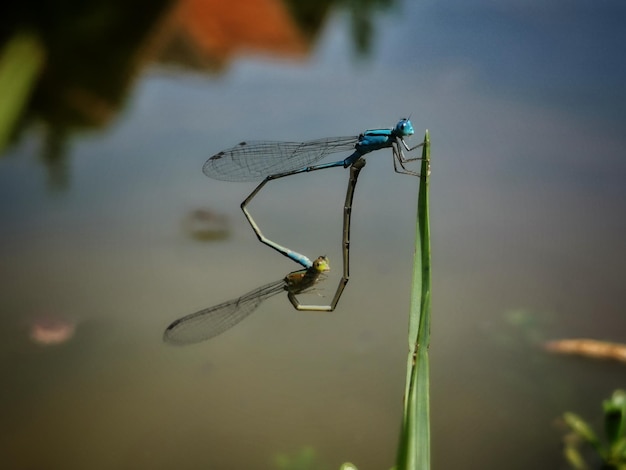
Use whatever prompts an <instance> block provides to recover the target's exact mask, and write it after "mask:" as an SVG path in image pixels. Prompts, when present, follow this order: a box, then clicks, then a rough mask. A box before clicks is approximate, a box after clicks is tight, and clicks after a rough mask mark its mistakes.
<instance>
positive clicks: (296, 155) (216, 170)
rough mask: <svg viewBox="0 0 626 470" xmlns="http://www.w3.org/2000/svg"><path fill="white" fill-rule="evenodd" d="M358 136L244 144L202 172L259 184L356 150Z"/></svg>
mask: <svg viewBox="0 0 626 470" xmlns="http://www.w3.org/2000/svg"><path fill="white" fill-rule="evenodd" d="M358 140H359V138H358V136H351V137H326V138H323V139H317V140H309V141H307V142H271V141H250V142H241V143H239V144H238V145H236V146H235V147H233V148H231V149H228V150H223V151H221V152H219V153H217V154H215V155H213V156H212V157H211V158H209V159H208V160H207V161H206V163H205V164H204V166H203V167H202V171H203V172H204V174H205V175H207V176H208V177H209V178H214V179H218V180H224V181H257V180H261V179H263V178H265V177H266V176H269V175H275V174H278V173H284V172H288V171H293V170H298V169H300V168H304V167H306V166H308V165H310V164H312V163H315V162H317V161H319V160H321V159H322V158H324V157H325V156H326V155H330V154H332V153H338V152H347V151H350V150H354V146H355V145H356V143H357V142H358Z"/></svg>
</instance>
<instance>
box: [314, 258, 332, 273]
mask: <svg viewBox="0 0 626 470" xmlns="http://www.w3.org/2000/svg"><path fill="white" fill-rule="evenodd" d="M312 268H313V269H314V270H315V271H317V272H318V273H324V272H327V271H330V263H329V262H328V258H327V257H326V256H320V257H319V258H316V259H315V261H313V266H312Z"/></svg>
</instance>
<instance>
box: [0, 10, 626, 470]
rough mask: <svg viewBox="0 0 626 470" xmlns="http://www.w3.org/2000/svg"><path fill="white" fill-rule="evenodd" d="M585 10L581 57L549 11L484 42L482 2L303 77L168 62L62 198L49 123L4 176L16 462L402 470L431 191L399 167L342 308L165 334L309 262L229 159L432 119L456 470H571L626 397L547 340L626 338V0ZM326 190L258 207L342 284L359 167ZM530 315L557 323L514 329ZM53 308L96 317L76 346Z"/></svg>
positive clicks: (380, 168)
mask: <svg viewBox="0 0 626 470" xmlns="http://www.w3.org/2000/svg"><path fill="white" fill-rule="evenodd" d="M457 3H458V2H457ZM575 3H576V5H578V8H579V9H578V10H576V9H574V13H570V14H569V15H568V16H567V22H568V23H567V24H566V26H567V31H570V29H571V30H572V31H573V30H576V31H580V32H581V35H582V36H581V39H580V43H578V42H571V41H569V40H567V38H569V37H570V36H569V35H564V36H560V35H559V31H560V26H562V23H559V22H558V21H556V20H554V18H553V17H549V18H552V20H554V22H552V20H551V21H550V22H549V19H548V18H545V17H543V18H544V19H543V20H542V21H539V20H538V19H537V16H536V15H534V14H531V13H532V12H533V11H534V10H533V9H532V5H533V4H532V2H526V3H524V2H513V3H511V7H510V9H507V8H506V7H503V6H495V5H494V4H492V2H482V3H479V4H477V5H482V9H481V10H480V12H482V13H483V14H481V15H474V16H472V18H474V20H476V21H477V19H480V20H482V22H480V23H479V24H474V23H473V21H470V20H467V23H465V20H462V19H461V18H462V15H463V14H465V13H467V10H463V9H462V8H461V6H460V5H456V6H454V5H452V6H449V7H447V8H446V7H443V6H440V5H439V4H438V3H436V2H415V3H411V4H407V5H404V6H403V7H402V9H401V11H399V12H395V13H392V14H390V15H389V16H386V17H382V18H380V20H379V21H378V22H377V31H379V32H380V37H379V38H378V40H377V42H376V44H375V45H374V51H375V52H374V56H373V58H372V59H371V62H359V63H354V62H351V61H350V60H349V58H348V57H349V54H350V48H351V46H350V43H349V33H348V31H347V29H346V25H347V18H345V17H344V16H342V15H341V14H338V15H336V16H334V17H333V19H332V21H331V22H330V23H329V25H328V27H327V29H326V30H325V32H324V34H323V36H322V37H321V39H320V42H319V43H318V45H317V49H316V50H315V51H314V53H313V55H312V57H310V59H309V60H307V61H306V62H304V63H283V62H273V61H266V60H261V59H255V58H244V59H241V60H239V61H237V62H235V63H233V64H232V67H230V69H229V70H228V71H227V72H226V73H225V74H224V75H223V76H221V77H218V78H214V77H204V76H201V75H199V74H195V75H182V74H178V73H172V72H168V71H163V70H160V69H158V68H155V69H153V70H151V72H150V73H148V74H147V75H145V76H144V77H143V78H142V79H141V80H140V81H139V82H138V83H137V86H136V88H135V89H134V92H133V94H132V96H131V97H130V100H129V102H128V105H127V108H126V110H125V111H124V112H123V114H122V115H121V116H120V118H119V119H118V120H117V121H116V122H115V123H114V124H113V125H112V126H111V127H110V128H109V129H108V130H107V132H105V133H92V134H88V135H82V136H78V137H76V138H75V139H73V140H72V141H71V142H70V144H69V150H68V152H69V160H68V162H69V163H68V166H69V167H68V172H69V175H70V184H69V187H68V189H67V190H66V191H65V192H63V193H54V194H53V195H51V194H50V193H49V192H48V191H47V190H46V185H45V178H46V176H45V171H44V169H43V167H42V166H41V165H40V164H39V162H38V159H37V158H38V157H37V156H38V153H39V152H40V140H39V134H38V130H37V129H33V130H32V131H31V132H30V133H29V134H28V136H27V137H26V138H24V139H23V140H22V141H21V142H20V143H19V145H18V146H17V147H16V148H15V149H14V150H13V151H12V152H11V153H10V154H9V155H8V157H7V158H5V159H3V160H2V161H0V219H1V220H2V230H0V251H1V254H0V256H1V259H2V268H0V285H2V286H3V289H2V290H3V295H2V300H0V306H1V311H2V315H3V322H4V323H3V324H4V327H3V329H2V332H1V333H0V335H1V340H2V341H1V342H0V344H1V345H2V346H0V364H2V368H3V371H4V376H5V382H6V383H8V384H11V386H10V387H4V388H3V391H2V392H0V397H1V398H2V403H3V407H2V412H3V415H4V418H3V420H2V421H3V426H2V429H1V430H0V447H1V448H2V449H3V452H4V454H5V456H6V458H8V459H9V461H11V462H12V463H14V464H15V465H14V468H27V467H31V468H32V467H46V468H86V467H88V468H174V467H176V468H197V467H202V468H250V467H252V468H270V462H271V460H272V456H273V455H274V454H275V453H279V452H296V451H297V450H298V449H301V448H302V447H303V446H307V445H311V446H313V447H314V448H315V449H316V450H317V452H318V455H319V456H320V459H321V460H322V461H323V462H326V463H328V464H329V466H330V467H331V468H336V467H337V466H338V465H339V463H340V462H342V461H344V460H350V461H353V462H354V463H356V464H357V465H358V466H359V468H361V469H368V468H389V467H390V466H391V465H392V463H393V459H394V455H395V450H396V449H395V446H396V439H397V433H398V430H399V420H400V414H401V404H402V403H401V400H402V393H403V387H404V385H403V381H404V372H405V368H404V367H405V366H404V360H405V353H406V346H405V335H406V325H407V319H406V312H407V306H408V292H409V282H410V271H411V256H412V250H413V248H412V241H413V236H414V218H415V198H416V189H417V182H416V180H415V179H413V178H410V177H405V176H399V175H396V174H395V173H394V172H393V169H392V162H391V156H390V155H372V156H370V157H369V158H368V164H367V167H366V168H365V169H364V170H363V172H362V173H361V176H360V180H359V181H360V182H359V186H358V188H357V191H356V196H355V202H354V213H353V227H352V231H353V235H352V250H351V251H352V256H353V261H352V273H351V274H352V277H351V281H350V283H349V285H348V287H347V289H346V292H345V293H344V296H343V298H342V300H341V303H340V305H339V308H338V310H337V311H336V312H335V313H333V314H330V315H325V314H308V313H299V312H295V311H293V310H292V309H291V306H290V305H289V304H288V302H287V301H286V300H285V299H284V298H275V299H272V300H270V301H268V302H267V303H266V304H264V305H263V306H262V307H261V309H260V310H259V311H258V312H256V313H255V314H254V315H253V316H251V318H249V319H247V320H246V322H244V323H242V324H241V325H238V326H237V327H236V328H234V329H233V330H232V331H229V332H228V333H226V334H225V335H223V336H221V337H219V338H216V339H215V340H212V341H210V342H207V343H205V344H201V345H199V346H195V347H188V348H172V347H169V346H167V345H164V344H163V343H161V334H162V331H163V329H164V328H165V326H167V324H168V323H169V322H170V321H171V320H173V319H174V318H176V317H178V316H181V315H184V314H186V313H190V312H192V311H194V310H197V309H199V308H202V307H207V306H210V305H212V304H215V303H218V302H221V301H223V300H227V299H229V298H233V297H236V296H238V295H241V294H242V293H245V292H247V291H248V290H250V289H252V288H254V287H256V286H258V285H261V284H262V283H264V282H268V281H271V280H273V279H278V278H280V277H281V276H283V275H284V274H286V273H287V272H288V271H291V270H293V269H295V268H296V267H295V265H293V264H289V263H288V261H287V260H284V259H282V257H280V256H278V255H276V254H275V253H273V252H272V251H271V250H269V249H268V248H267V247H264V246H262V245H260V244H258V242H257V241H256V239H255V238H254V236H253V234H252V233H251V231H250V230H249V227H248V226H247V224H246V222H245V219H244V218H243V215H241V214H240V213H239V208H238V205H239V203H240V202H241V200H242V199H243V198H244V197H245V196H246V195H247V194H248V193H249V191H250V190H251V189H252V188H253V187H254V184H235V183H223V182H216V181H212V180H209V179H207V178H206V177H205V176H204V175H203V174H202V171H201V167H202V164H203V162H204V160H205V159H206V158H207V157H208V156H210V155H212V154H214V153H215V152H217V151H219V150H221V149H223V148H227V147H229V146H232V145H234V144H236V143H237V142H239V141H241V140H243V139H259V138H271V139H283V140H288V139H292V138H293V139H298V140H304V139H309V138H317V137H321V136H327V135H329V136H330V135H346V134H351V133H356V132H360V131H362V130H364V129H366V128H373V127H384V126H392V125H393V124H394V123H395V122H396V121H397V120H398V118H400V117H403V116H405V115H407V114H409V113H412V117H411V119H412V122H413V124H414V127H415V128H416V132H417V134H416V137H415V138H414V139H413V140H414V141H415V140H416V139H419V138H420V137H421V135H422V131H423V129H425V128H428V129H429V130H430V132H431V138H432V141H433V163H432V171H433V175H432V186H431V187H432V196H431V200H432V209H431V212H432V223H433V233H432V238H433V249H434V260H433V261H434V272H433V275H434V294H433V299H434V302H433V305H434V323H433V333H432V340H433V344H432V346H431V350H432V360H433V363H432V367H431V370H432V379H433V382H432V383H433V388H432V400H433V410H432V418H433V432H434V434H433V445H434V448H433V460H434V466H435V467H436V468H467V462H472V468H502V467H503V462H506V464H505V465H506V467H507V468H555V467H557V468H558V466H559V465H560V462H562V460H561V456H560V441H559V439H560V435H561V432H560V430H559V429H558V428H556V427H555V426H554V425H553V423H554V420H555V418H556V417H557V416H558V415H559V414H560V413H562V412H563V411H565V410H570V409H571V410H576V411H578V412H580V413H581V414H583V415H585V416H589V417H591V416H594V413H597V410H598V409H599V403H600V400H601V399H604V398H605V397H607V396H608V395H609V393H610V392H611V391H612V390H613V388H615V387H623V386H624V381H623V372H622V371H621V370H620V366H619V365H617V364H608V363H600V362H590V361H582V360H571V359H568V358H563V357H552V356H548V355H547V354H546V353H545V352H543V351H542V349H541V347H540V346H541V345H540V343H539V342H538V339H544V338H545V339H552V338H560V337H581V336H584V337H594V338H599V339H607V340H614V341H620V340H622V341H623V338H622V336H623V335H622V334H621V332H623V331H625V327H626V321H625V320H624V316H623V305H624V304H625V303H626V302H625V301H626V294H625V292H624V289H623V278H624V277H623V267H622V265H623V260H624V241H623V240H624V234H625V233H626V218H625V217H624V213H625V207H624V202H625V201H626V194H625V193H626V189H625V186H624V184H623V181H624V177H625V176H626V163H625V160H624V158H623V155H624V149H625V148H626V146H625V144H626V142H625V140H626V137H624V135H623V132H622V130H623V128H624V123H625V122H624V121H625V119H624V101H623V100H622V98H623V88H622V87H621V86H620V84H622V83H624V81H623V79H624V78H625V77H624V68H623V67H624V65H623V63H622V61H621V60H619V59H621V57H622V56H623V54H622V52H623V51H622V49H623V44H624V41H623V40H622V36H620V34H623V32H621V33H620V31H621V26H620V27H619V28H618V26H617V23H618V22H617V19H616V20H615V21H614V22H613V21H611V22H608V23H603V22H601V21H599V20H598V21H590V18H591V20H593V19H594V18H599V17H601V18H609V17H612V18H621V19H622V20H623V18H624V16H623V9H622V8H621V7H619V6H611V5H615V2H608V3H605V4H604V10H603V9H602V8H600V7H598V6H597V5H595V6H594V7H593V8H594V9H598V8H599V9H600V11H604V12H605V13H604V15H600V16H598V17H594V16H591V17H590V16H589V15H588V14H587V13H588V11H587V10H586V9H584V8H583V6H584V5H583V3H582V2H575ZM553 4H554V5H556V6H557V7H559V8H565V7H564V6H563V4H562V3H559V2H553ZM452 8H454V11H452ZM555 8H556V7H555ZM554 11H556V12H558V11H559V10H558V9H557V10H554ZM485 12H492V13H493V14H494V15H496V19H498V21H495V20H491V19H490V18H491V16H490V15H487V14H485ZM511 16H514V17H515V24H516V27H515V28H514V29H513V30H511V29H510V28H507V24H509V23H507V22H506V21H505V20H506V19H507V18H510V17H511ZM544 21H545V22H544ZM460 24H463V25H465V29H464V30H463V31H459V25H460ZM621 24H623V21H622V22H621ZM593 25H595V29H592V30H590V29H589V28H591V27H592V26H593ZM474 31H475V32H476V34H474ZM507 31H514V32H515V34H514V35H513V36H507V34H506V32H507ZM538 31H539V32H540V33H542V34H539V37H541V38H544V39H543V40H542V41H538V40H537V39H536V38H537V37H538V36H537V35H538ZM597 31H602V34H595V33H596V32H597ZM462 32H465V34H464V35H462V34H461V33H462ZM511 34H513V33H511ZM503 37H504V39H506V40H501V38H503ZM551 37H555V38H558V37H563V38H564V39H563V41H558V42H557V43H551V42H550V41H549V39H550V38H551ZM455 38H456V41H455ZM476 38H477V39H476ZM481 38H482V39H481ZM485 38H487V39H485ZM490 38H491V39H490ZM472 39H475V40H476V43H473V42H472V41H471V40H472ZM512 43H514V44H516V45H517V47H518V49H515V50H511V49H510V45H511V44H512ZM582 43H584V44H586V45H587V47H585V48H581V47H580V44H582ZM461 45H462V46H464V47H463V48H460V49H455V46H456V47H460V46H461ZM488 46H489V47H488ZM600 50H601V51H602V53H601V54H599V53H598V51H600ZM507 51H510V55H509V54H507V53H506V52H507ZM537 56H542V57H544V58H543V60H540V61H537V60H535V58H536V57H537ZM576 58H578V59H579V60H576ZM591 58H593V61H594V62H593V63H594V64H596V65H595V66H594V67H586V66H585V64H586V63H587V60H590V59H591ZM505 59H506V60H505ZM581 64H582V65H581ZM599 71H602V72H601V73H600V72H599ZM568 77H575V81H574V83H573V84H571V83H570V82H568V81H567V80H566V79H567V78H568ZM594 97H596V98H595V99H594ZM420 129H421V130H422V131H420ZM379 153H380V152H379ZM318 173H319V174H317V175H303V176H294V177H290V178H287V179H285V180H284V181H277V182H275V183H272V185H271V187H268V188H267V190H264V192H263V194H262V195H261V196H259V200H258V201H256V200H255V204H254V208H253V210H254V214H255V218H257V219H258V220H259V221H260V223H262V224H263V225H262V226H263V227H264V229H265V227H267V229H265V230H266V231H267V234H268V235H269V236H271V237H272V238H274V239H276V240H278V241H279V242H282V243H284V244H286V245H287V246H292V245H293V248H294V249H297V250H299V251H302V252H304V253H305V254H307V255H308V256H309V257H314V256H317V255H321V254H328V255H329V257H330V259H331V266H338V265H339V260H340V259H341V256H340V244H339V241H340V238H341V232H340V230H341V204H342V201H343V194H344V192H345V185H346V184H347V178H348V173H347V172H346V171H342V170H340V169H336V170H329V171H324V172H318ZM197 208H209V209H210V210H211V211H213V212H215V213H218V214H225V215H226V216H227V217H228V220H229V221H230V227H229V228H230V231H231V234H232V236H231V237H230V238H227V239H222V240H218V241H215V242H212V243H202V242H198V241H196V240H194V239H193V238H192V237H190V236H189V235H188V233H186V231H185V230H184V229H183V227H182V224H183V220H184V219H185V217H186V216H187V214H189V213H190V212H191V211H194V210H196V209H197ZM334 260H336V261H335V263H334V264H333V261H334ZM329 285H332V286H333V287H334V286H335V285H336V284H335V282H334V280H333V281H330V282H329ZM520 308H521V309H524V310H525V311H527V312H530V313H529V314H530V315H531V317H532V318H533V319H534V321H535V324H534V326H530V327H527V328H524V329H522V328H516V327H513V326H512V325H511V324H510V323H508V318H510V317H509V316H508V315H507V313H508V312H511V311H513V310H517V309H520ZM46 313H50V314H55V315H62V316H64V317H66V318H69V319H71V320H73V321H75V323H76V328H75V331H74V336H73V337H72V338H71V339H70V340H68V341H67V342H66V343H64V344H60V345H55V346H49V347H48V348H45V347H43V346H40V345H35V344H32V343H31V342H30V339H29V335H28V331H29V328H30V327H31V319H33V318H37V316H38V315H41V314H46ZM450 446H453V448H454V451H453V452H451V451H450ZM33 449H36V450H37V452H33Z"/></svg>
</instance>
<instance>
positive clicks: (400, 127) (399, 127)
mask: <svg viewBox="0 0 626 470" xmlns="http://www.w3.org/2000/svg"><path fill="white" fill-rule="evenodd" d="M394 131H395V132H396V133H397V134H398V135H399V136H400V137H409V136H411V135H413V134H414V133H415V131H414V130H413V125H412V124H411V121H409V119H408V118H407V119H400V122H398V124H396V127H395V129H394Z"/></svg>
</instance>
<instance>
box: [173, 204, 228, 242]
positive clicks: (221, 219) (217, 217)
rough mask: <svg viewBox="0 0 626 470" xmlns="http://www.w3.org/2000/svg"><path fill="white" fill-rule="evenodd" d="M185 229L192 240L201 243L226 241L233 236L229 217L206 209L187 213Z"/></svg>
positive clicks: (184, 222)
mask: <svg viewBox="0 0 626 470" xmlns="http://www.w3.org/2000/svg"><path fill="white" fill-rule="evenodd" d="M183 229H184V231H185V232H186V233H187V234H188V235H189V236H190V237H191V238H192V239H194V240H196V241H200V242H212V241H216V240H224V239H226V238H228V237H230V235H231V231H230V221H229V220H228V216H227V215H226V214H217V213H216V212H214V211H212V210H211V209H204V208H199V209H194V210H192V211H190V212H189V213H187V215H185V217H184V219H183Z"/></svg>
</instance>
